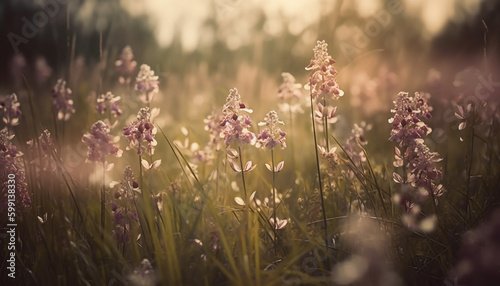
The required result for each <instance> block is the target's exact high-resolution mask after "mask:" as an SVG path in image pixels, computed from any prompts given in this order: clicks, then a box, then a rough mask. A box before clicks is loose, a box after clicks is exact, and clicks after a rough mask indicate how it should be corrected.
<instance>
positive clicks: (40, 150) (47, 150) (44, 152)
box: [26, 129, 57, 171]
mask: <svg viewBox="0 0 500 286" xmlns="http://www.w3.org/2000/svg"><path fill="white" fill-rule="evenodd" d="M37 143H38V145H37ZM26 144H27V145H28V146H29V149H30V151H31V153H32V154H34V155H35V156H38V158H39V159H35V160H33V162H31V163H30V164H35V165H37V167H40V165H41V170H43V171H55V170H56V164H57V163H56V162H55V161H54V158H53V157H52V156H51V153H52V152H55V145H54V140H52V135H51V134H50V132H49V131H48V130H47V129H45V130H43V132H42V134H40V136H39V137H38V141H34V140H29V141H28V142H26Z"/></svg>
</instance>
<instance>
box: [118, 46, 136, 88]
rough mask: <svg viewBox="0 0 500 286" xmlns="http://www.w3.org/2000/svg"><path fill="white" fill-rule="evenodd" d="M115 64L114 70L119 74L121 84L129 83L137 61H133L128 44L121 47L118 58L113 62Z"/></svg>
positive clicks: (132, 54)
mask: <svg viewBox="0 0 500 286" xmlns="http://www.w3.org/2000/svg"><path fill="white" fill-rule="evenodd" d="M115 66H116V71H117V72H118V74H119V75H120V77H119V79H118V81H119V82H120V83H121V84H129V83H130V80H131V76H132V74H133V73H134V71H135V68H136V66H137V62H136V61H134V53H133V52H132V48H131V47H130V46H129V45H127V46H125V48H123V50H122V53H121V54H120V59H119V60H117V61H116V62H115Z"/></svg>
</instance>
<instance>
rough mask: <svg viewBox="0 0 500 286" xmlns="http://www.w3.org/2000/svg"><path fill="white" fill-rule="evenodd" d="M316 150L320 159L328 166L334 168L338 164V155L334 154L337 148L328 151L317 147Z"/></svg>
mask: <svg viewBox="0 0 500 286" xmlns="http://www.w3.org/2000/svg"><path fill="white" fill-rule="evenodd" d="M318 150H319V152H320V154H321V157H323V158H324V159H326V161H327V162H328V164H329V165H330V166H336V165H337V164H338V163H339V162H340V159H339V155H338V154H337V153H336V152H335V151H337V147H332V148H330V150H327V149H326V148H324V147H322V146H319V145H318Z"/></svg>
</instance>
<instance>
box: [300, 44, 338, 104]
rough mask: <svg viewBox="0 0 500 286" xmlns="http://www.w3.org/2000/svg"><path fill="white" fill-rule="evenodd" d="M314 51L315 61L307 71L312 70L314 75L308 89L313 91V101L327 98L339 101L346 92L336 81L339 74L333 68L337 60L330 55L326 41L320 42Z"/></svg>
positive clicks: (313, 60) (310, 79)
mask: <svg viewBox="0 0 500 286" xmlns="http://www.w3.org/2000/svg"><path fill="white" fill-rule="evenodd" d="M313 51H314V59H312V60H311V62H310V63H309V65H308V66H307V67H306V70H312V71H313V73H312V75H311V76H310V78H309V83H308V85H307V86H306V87H307V88H309V89H310V90H311V96H312V98H313V99H315V98H318V99H323V98H325V97H326V96H330V97H332V98H333V99H339V98H340V97H341V96H343V95H344V92H343V91H342V90H341V89H340V88H339V85H338V83H337V81H336V79H335V76H336V74H337V71H336V70H335V68H334V67H333V64H334V63H335V60H334V59H333V58H332V57H331V56H330V55H329V54H328V44H327V43H326V42H325V41H318V42H317V44H316V46H315V47H314V49H313Z"/></svg>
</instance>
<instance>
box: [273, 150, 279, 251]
mask: <svg viewBox="0 0 500 286" xmlns="http://www.w3.org/2000/svg"><path fill="white" fill-rule="evenodd" d="M274 166H275V165H274V151H273V149H271V171H272V172H273V218H274V225H273V231H274V255H277V250H276V248H277V244H278V235H277V231H276V226H277V224H278V220H277V218H276V172H275V171H274Z"/></svg>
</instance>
